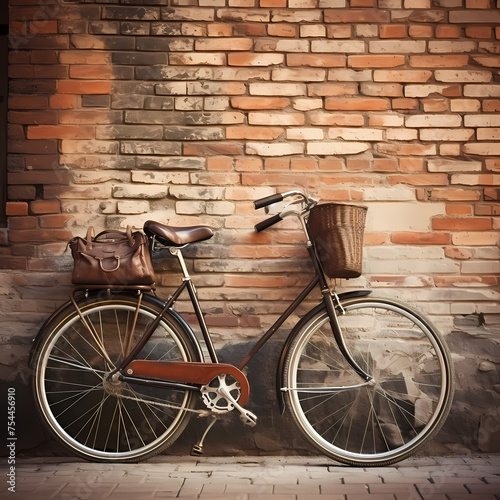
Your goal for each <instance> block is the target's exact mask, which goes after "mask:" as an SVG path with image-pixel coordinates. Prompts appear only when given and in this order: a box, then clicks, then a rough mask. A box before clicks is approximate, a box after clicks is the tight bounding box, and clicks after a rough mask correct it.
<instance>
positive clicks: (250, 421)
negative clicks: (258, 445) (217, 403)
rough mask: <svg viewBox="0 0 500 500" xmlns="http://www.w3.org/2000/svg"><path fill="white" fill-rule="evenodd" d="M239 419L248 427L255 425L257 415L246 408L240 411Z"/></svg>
mask: <svg viewBox="0 0 500 500" xmlns="http://www.w3.org/2000/svg"><path fill="white" fill-rule="evenodd" d="M240 420H241V421H242V422H243V423H244V424H245V425H248V426H249V427H255V426H256V425H257V415H254V414H253V413H252V412H251V411H248V410H245V411H243V412H241V414H240Z"/></svg>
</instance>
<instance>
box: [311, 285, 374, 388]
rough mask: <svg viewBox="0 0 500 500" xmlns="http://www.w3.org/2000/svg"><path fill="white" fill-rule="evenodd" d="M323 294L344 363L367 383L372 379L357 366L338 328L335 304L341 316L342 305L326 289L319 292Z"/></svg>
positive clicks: (334, 295)
mask: <svg viewBox="0 0 500 500" xmlns="http://www.w3.org/2000/svg"><path fill="white" fill-rule="evenodd" d="M321 293H322V294H323V302H324V304H325V306H326V310H327V312H328V317H329V318H330V325H331V327H332V331H333V336H334V338H335V341H336V342H337V345H338V348H339V351H340V352H341V353H342V355H343V356H344V358H345V359H346V361H347V362H348V363H349V365H350V366H351V367H352V368H353V370H354V371H355V372H356V373H357V374H358V375H359V376H360V377H361V378H363V379H364V380H366V381H367V382H369V381H370V380H372V379H373V377H371V376H370V375H368V374H367V373H366V372H365V371H364V370H363V369H362V368H361V367H360V366H359V365H358V363H356V361H355V359H354V358H353V357H352V354H351V352H350V351H349V348H348V347H347V345H346V343H345V339H344V336H343V335H342V329H341V327H340V323H339V318H338V314H339V313H338V312H337V310H336V307H335V303H334V300H335V302H336V303H337V306H338V310H339V311H340V313H341V314H345V310H344V308H343V307H342V304H341V303H340V300H339V297H338V295H337V294H336V293H332V292H331V291H330V290H329V289H328V288H327V289H326V290H325V289H323V290H322V291H321Z"/></svg>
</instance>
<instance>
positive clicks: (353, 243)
mask: <svg viewBox="0 0 500 500" xmlns="http://www.w3.org/2000/svg"><path fill="white" fill-rule="evenodd" d="M283 201H286V202H288V203H286V205H285V206H284V208H283V209H282V210H281V211H280V212H279V213H276V214H275V215H273V216H271V217H270V218H268V219H266V220H264V221H263V222H261V223H259V224H257V225H256V226H255V228H256V230H257V231H262V230H264V229H267V228H268V227H270V226H272V225H274V224H276V223H278V222H279V221H281V220H282V219H284V218H286V217H292V216H293V217H298V219H299V220H300V223H301V227H302V229H303V231H304V234H305V240H304V241H305V244H306V245H307V250H308V252H309V255H310V258H311V263H312V267H313V269H314V277H313V278H312V280H311V281H310V283H309V284H308V285H307V286H306V287H305V288H304V290H303V291H302V292H301V293H300V294H299V296H298V297H297V298H296V299H295V300H294V301H293V302H292V303H291V304H290V306H289V307H288V308H287V309H286V311H285V312H284V313H283V314H282V315H281V316H280V318H278V320H277V321H276V322H275V323H274V325H273V326H272V327H271V328H270V329H269V330H268V331H267V332H266V333H265V334H264V335H263V336H262V337H261V338H260V340H259V341H258V342H257V343H256V344H255V345H254V346H253V348H252V349H251V350H250V352H249V353H248V354H247V355H246V356H245V357H244V359H242V360H241V361H239V362H238V363H235V364H227V363H220V362H219V360H218V357H217V352H216V349H215V347H214V343H213V341H212V339H211V336H210V333H209V331H208V328H207V325H206V323H205V320H204V316H203V313H202V311H201V307H200V303H199V301H198V298H197V293H196V289H195V287H194V285H193V283H192V280H191V277H190V275H189V273H188V269H187V266H186V264H185V261H184V258H183V254H182V248H184V247H185V246H187V245H191V244H194V243H196V242H200V241H203V240H207V239H209V238H210V237H212V235H213V232H212V230H211V229H210V228H208V227H205V226H193V227H183V228H178V227H172V226H167V225H164V224H161V223H159V222H155V221H148V222H146V223H145V225H144V232H145V234H146V235H147V236H148V237H149V238H150V241H151V245H152V250H153V251H160V250H166V251H167V252H168V253H170V254H171V255H173V256H175V257H177V259H178V262H179V264H180V269H181V271H182V281H181V283H180V285H179V287H178V288H177V290H176V291H175V292H174V293H172V295H171V296H170V297H169V298H168V299H166V300H165V301H163V300H161V299H160V298H158V297H157V296H156V295H155V290H154V286H133V287H127V286H101V287H99V286H94V287H92V286H85V285H81V286H75V287H74V288H73V290H72V293H71V297H70V300H69V301H68V302H67V303H65V304H63V305H62V306H61V307H60V308H59V309H58V310H57V311H55V312H54V313H53V314H52V316H51V317H50V318H49V319H48V320H47V321H46V323H45V324H44V325H43V327H42V328H41V330H40V332H39V334H38V336H37V337H36V339H35V341H34V345H33V348H32V352H31V356H30V365H31V367H32V368H33V370H34V377H33V387H34V395H35V400H36V405H37V408H38V410H39V413H40V415H41V417H42V421H43V422H44V424H45V425H46V426H47V428H48V429H49V431H50V432H51V434H52V435H53V436H54V437H55V438H56V440H57V441H59V442H60V443H62V444H63V445H65V446H66V447H67V448H69V449H70V450H71V451H72V453H74V454H76V455H78V456H80V457H82V458H84V459H88V460H93V461H102V462H120V461H123V462H135V461H139V460H144V459H147V458H149V457H152V456H154V455H156V454H158V453H160V452H162V451H163V450H165V449H166V448H167V447H169V446H170V445H172V443H173V442H174V441H175V440H176V439H177V438H178V437H179V436H180V434H181V433H182V432H183V430H184V429H185V427H186V425H187V423H188V420H189V418H190V417H191V416H192V415H195V414H197V415H198V416H202V417H208V419H207V421H208V424H207V427H206V430H205V432H204V433H203V436H202V438H201V440H200V441H199V442H198V443H197V444H196V445H195V446H194V447H193V453H194V454H200V453H201V452H202V449H203V442H204V439H205V437H206V435H207V433H208V431H209V429H210V428H211V427H212V425H213V424H214V423H215V422H216V420H217V419H218V418H220V417H221V416H222V415H224V414H226V413H228V412H231V411H233V412H237V413H239V415H240V418H241V420H242V421H243V423H244V424H246V425H250V426H254V425H255V424H256V422H257V416H256V415H255V414H254V413H252V412H250V411H249V410H248V409H246V408H245V405H246V404H247V402H248V400H249V397H250V384H249V382H248V380H247V377H246V376H245V374H244V373H243V370H244V368H245V366H246V365H247V364H248V362H249V361H250V360H251V359H252V358H253V356H254V355H255V354H256V353H257V352H258V351H259V350H260V348H261V347H262V346H263V345H264V344H265V343H266V342H267V341H268V340H269V339H270V338H271V337H272V336H273V335H274V334H275V333H276V331H277V330H278V329H279V328H280V327H281V326H282V325H283V323H284V322H285V320H286V319H287V318H289V317H290V315H291V314H292V313H293V312H294V311H295V310H296V309H297V307H298V306H299V304H301V303H302V302H303V301H304V299H305V298H306V297H307V296H308V295H309V294H310V293H311V292H312V291H313V289H315V288H316V287H319V290H320V292H321V297H322V299H321V301H320V303H319V304H318V305H317V306H316V307H314V308H313V309H312V310H310V311H309V312H308V313H307V314H305V315H303V316H302V317H301V319H300V320H299V321H298V322H297V324H296V325H295V327H294V328H293V329H292V331H291V332H290V333H289V335H288V337H287V339H286V341H285V343H284V346H283V349H282V352H281V356H280V359H279V363H278V366H277V367H276V373H277V377H276V378H277V381H276V383H277V396H276V397H277V398H278V399H279V401H280V404H281V407H282V409H283V411H289V412H290V413H291V415H292V416H293V420H294V421H295V423H296V424H297V428H298V429H299V430H300V431H302V433H303V434H304V435H305V436H306V437H307V438H308V440H309V441H310V442H311V443H312V444H313V445H314V446H315V447H316V449H317V450H318V451H320V452H321V453H323V454H325V455H326V456H328V457H330V458H332V459H334V460H336V461H339V462H343V463H346V464H350V465H355V466H377V465H388V464H392V463H395V462H397V461H399V460H402V459H404V458H406V457H408V456H409V455H411V454H412V453H414V452H415V451H416V450H417V448H419V447H420V446H421V445H422V444H423V443H424V442H426V441H427V440H428V439H429V438H431V437H432V436H434V435H435V433H436V432H437V431H438V430H439V428H440V427H441V425H442V424H443V422H444V420H445V419H446V416H447V414H448V412H449V409H450V405H451V403H452V397H453V391H454V376H453V369H452V362H451V356H450V353H449V351H448V348H447V346H446V344H445V342H444V341H443V339H442V337H441V335H440V334H439V333H438V332H437V331H436V329H435V328H434V327H433V325H432V324H431V323H430V322H429V320H428V319H426V318H425V317H424V316H423V315H422V314H420V313H419V312H417V311H416V310H414V309H413V308H411V307H409V306H407V305H405V304H403V303H400V302H398V301H395V300H392V299H388V298H375V297H372V295H371V291H370V290H358V291H349V292H345V293H339V294H337V293H336V292H335V289H332V287H331V282H330V278H332V277H336V276H338V274H339V273H340V275H341V276H342V277H352V276H357V275H359V272H360V271H359V269H356V266H358V267H359V262H360V252H361V241H360V240H361V239H362V231H363V225H364V213H365V212H366V209H365V208H364V207H356V206H353V205H344V204H336V203H325V204H319V203H318V202H317V201H316V200H314V199H313V198H311V197H309V196H307V195H305V194H304V193H302V192H300V191H288V192H285V193H281V194H274V195H271V196H268V197H266V198H263V199H260V200H257V201H255V202H254V204H255V208H264V207H268V206H269V205H271V204H277V203H281V202H283ZM279 206H282V205H279ZM266 210H268V209H267V208H266ZM346 231H347V232H346ZM335 234H336V237H337V239H339V238H340V240H342V239H343V240H344V241H343V242H342V245H343V247H342V248H341V247H340V246H339V247H338V248H336V243H335V241H334V240H332V239H331V236H332V235H334V236H335ZM346 248H347V250H346ZM342 252H343V253H344V254H349V253H351V254H352V255H354V256H355V257H356V260H357V264H356V263H355V265H354V270H353V269H352V268H351V269H350V268H349V263H347V264H346V263H345V262H341V263H340V265H339V261H342V260H345V259H346V257H345V255H339V254H340V253H342ZM351 267H352V266H351ZM339 269H340V271H339ZM349 269H350V270H349ZM184 291H187V292H188V294H189V298H190V301H191V303H192V305H193V308H194V312H195V313H196V317H197V320H198V323H199V328H200V331H201V336H202V338H203V342H200V341H199V340H198V339H197V336H196V335H195V333H194V332H193V330H192V328H191V327H190V325H189V324H188V323H187V321H186V320H185V319H184V318H183V317H182V316H181V315H180V314H179V313H178V312H177V311H176V310H175V309H174V305H175V303H176V301H177V300H178V299H179V296H180V295H181V293H183V292H184ZM203 344H204V349H202V347H201V345H203ZM206 357H208V359H205V358H206Z"/></svg>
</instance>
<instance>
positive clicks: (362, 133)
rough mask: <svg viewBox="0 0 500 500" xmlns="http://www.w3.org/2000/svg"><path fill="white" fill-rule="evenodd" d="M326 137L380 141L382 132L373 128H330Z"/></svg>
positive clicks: (382, 135) (382, 136)
mask: <svg viewBox="0 0 500 500" xmlns="http://www.w3.org/2000/svg"><path fill="white" fill-rule="evenodd" d="M328 137H329V138H330V139H344V140H346V141H382V140H383V138H384V134H383V131H382V130H379V129H373V128H372V129H370V128H364V127H363V128H359V129H357V128H330V129H328Z"/></svg>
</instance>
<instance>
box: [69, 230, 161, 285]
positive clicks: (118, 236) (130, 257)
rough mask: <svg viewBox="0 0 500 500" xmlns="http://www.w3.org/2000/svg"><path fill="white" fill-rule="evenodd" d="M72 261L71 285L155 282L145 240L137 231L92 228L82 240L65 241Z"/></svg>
mask: <svg viewBox="0 0 500 500" xmlns="http://www.w3.org/2000/svg"><path fill="white" fill-rule="evenodd" d="M69 247H70V248H71V254H72V256H73V260H74V267H73V275H72V278H71V281H72V282H73V283H74V284H75V285H115V286H116V285H123V286H128V285H152V284H153V283H154V281H155V276H154V270H153V263H152V260H151V252H150V249H149V242H148V239H147V237H146V236H145V235H144V234H143V233H141V232H139V231H135V232H132V228H131V227H130V226H127V232H126V233H123V232H120V231H102V232H101V233H99V234H98V235H97V236H94V228H93V227H92V226H91V227H89V229H88V231H87V236H86V238H80V237H79V236H77V237H75V238H73V239H72V240H71V241H70V242H69Z"/></svg>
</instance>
